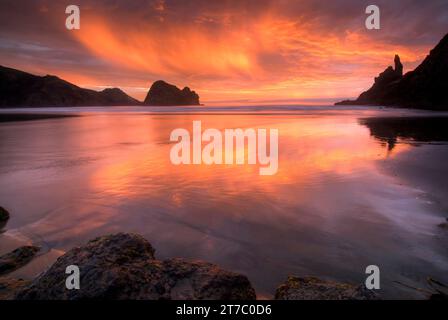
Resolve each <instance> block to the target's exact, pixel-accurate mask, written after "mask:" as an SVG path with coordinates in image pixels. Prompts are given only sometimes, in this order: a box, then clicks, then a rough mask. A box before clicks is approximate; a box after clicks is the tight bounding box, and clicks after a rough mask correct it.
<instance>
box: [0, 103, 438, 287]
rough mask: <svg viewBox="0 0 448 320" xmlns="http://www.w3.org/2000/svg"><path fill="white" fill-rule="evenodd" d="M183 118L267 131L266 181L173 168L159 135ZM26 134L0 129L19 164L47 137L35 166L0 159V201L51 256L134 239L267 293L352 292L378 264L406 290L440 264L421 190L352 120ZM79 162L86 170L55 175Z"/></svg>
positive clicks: (49, 126) (403, 152)
mask: <svg viewBox="0 0 448 320" xmlns="http://www.w3.org/2000/svg"><path fill="white" fill-rule="evenodd" d="M193 120H201V121H202V126H203V129H205V128H217V129H221V130H222V129H225V128H243V129H244V128H255V129H256V128H275V129H278V130H279V170H278V173H277V174H276V175H274V176H260V175H259V172H258V169H259V166H258V165H236V164H235V165H211V166H208V165H180V166H175V165H172V164H171V162H170V159H169V151H170V148H171V146H172V144H169V143H167V142H169V135H170V132H171V131H172V130H173V129H175V128H187V129H188V130H191V126H192V121H193ZM59 121H65V122H59ZM30 126H31V127H32V128H33V130H31V129H30V130H27V129H26V128H27V126H24V128H23V129H22V130H21V132H23V133H24V134H25V138H24V139H23V140H21V137H20V135H19V136H17V135H16V134H14V136H13V135H12V132H11V131H7V130H3V131H2V132H1V133H2V134H6V137H7V138H8V139H6V140H5V141H6V142H3V145H2V143H0V149H1V148H3V149H4V150H8V151H9V153H10V154H11V159H20V158H21V157H22V152H26V151H24V150H27V149H26V147H27V140H26V137H28V136H29V135H30V134H31V132H34V137H35V138H34V141H37V143H39V141H40V140H38V137H48V136H51V137H50V138H49V139H50V141H47V142H45V143H42V142H41V145H40V150H38V151H39V152H34V153H30V154H27V155H26V156H27V158H28V159H30V160H32V161H33V162H35V163H40V164H42V165H40V166H39V168H40V169H37V168H35V169H33V170H18V171H14V170H13V169H11V168H12V165H13V164H9V163H8V162H6V161H5V160H3V161H2V162H1V163H0V164H1V166H0V172H2V170H3V171H8V172H9V173H8V174H9V175H11V177H10V178H9V179H8V180H5V179H2V180H1V181H0V184H1V183H6V181H8V183H9V189H8V190H13V191H10V193H8V192H9V191H8V190H6V189H2V190H3V191H2V192H3V193H2V197H4V198H5V199H9V201H10V202H11V203H10V204H11V207H12V208H14V212H15V218H14V219H15V220H13V221H11V225H10V228H11V230H13V229H17V230H18V231H19V232H22V233H23V234H25V235H27V234H29V235H31V234H34V235H39V236H41V237H42V238H43V239H44V240H45V241H46V243H48V244H49V246H50V247H51V248H56V249H63V250H64V249H68V248H70V247H72V246H74V245H78V244H81V243H83V242H85V241H86V240H88V239H90V238H93V237H95V236H97V235H101V234H105V233H111V232H119V231H128V232H138V233H141V234H143V235H144V236H145V237H146V238H147V239H148V240H150V241H151V243H152V244H153V245H154V247H156V248H157V249H158V253H157V254H158V255H161V256H160V257H161V258H163V257H174V256H182V257H187V258H193V259H204V260H208V261H211V262H215V263H218V264H220V265H222V266H223V267H226V268H229V269H232V270H236V271H241V272H243V273H245V274H247V275H248V276H249V278H250V280H251V281H252V282H253V283H254V285H255V286H256V287H257V289H259V290H258V291H259V292H262V293H266V294H267V295H269V294H270V293H272V292H273V287H274V286H275V285H276V284H278V283H279V282H281V281H282V280H284V277H285V276H286V275H287V274H314V275H318V276H319V275H323V276H326V277H334V278H338V280H346V281H353V282H355V281H359V272H358V271H359V270H362V271H363V270H364V269H365V266H366V265H368V264H371V263H374V262H378V261H379V262H381V267H382V268H384V269H385V272H384V275H383V276H384V280H383V281H385V283H386V284H387V283H389V284H390V283H391V281H392V280H400V279H401V280H406V281H408V280H409V276H408V274H411V275H412V276H411V278H412V281H414V283H416V284H418V282H419V277H423V275H424V274H427V273H431V274H439V273H440V274H442V273H441V270H443V268H444V267H445V266H446V265H447V259H446V257H443V255H441V253H440V252H441V249H440V247H439V246H438V244H437V241H436V240H434V235H435V234H436V232H437V227H436V226H437V221H438V220H437V219H438V218H437V217H436V215H435V214H434V207H431V206H429V205H428V204H427V203H426V202H425V201H422V197H423V195H424V192H423V191H422V190H418V189H416V188H413V187H412V186H409V185H408V184H407V183H406V181H404V180H402V179H401V177H398V176H394V175H391V174H385V173H384V171H383V170H382V169H381V164H382V163H388V162H389V161H391V160H395V159H397V158H406V156H407V154H408V153H409V152H410V150H411V148H412V146H410V145H408V144H405V143H400V144H397V145H396V146H395V148H394V149H393V151H392V152H391V151H389V150H388V148H387V146H385V145H384V144H382V142H381V141H378V140H377V139H374V138H372V137H371V136H370V131H369V128H368V127H366V126H363V125H360V124H359V123H358V121H357V116H356V115H353V114H349V113H348V114H342V115H335V114H334V113H333V114H331V115H330V114H329V115H325V114H320V115H318V116H316V115H315V114H313V113H311V111H310V115H309V116H308V115H303V114H300V115H297V116H294V115H288V116H282V115H272V114H270V115H264V116H260V115H188V114H182V115H132V114H120V115H110V116H108V115H106V114H100V115H95V116H85V117H81V118H76V119H75V120H74V119H69V120H65V119H64V120H58V123H47V122H43V123H41V124H31V125H30ZM1 129H2V128H0V130H1ZM14 132H17V130H14ZM50 132H58V133H59V135H58V137H54V136H53V135H50ZM9 139H10V140H9ZM8 141H10V142H8ZM8 143H10V144H8ZM14 145H22V146H23V147H22V148H17V147H14ZM56 146H58V147H56ZM0 151H1V150H0ZM246 151H247V149H246ZM88 157H93V158H95V159H96V160H95V161H87V162H81V163H79V164H77V165H73V166H70V165H64V163H65V161H67V163H71V161H72V159H77V158H79V159H86V158H88ZM55 159H56V160H57V161H56V162H55ZM46 163H59V164H63V165H62V168H63V169H61V168H55V167H54V166H46V165H45V164H46ZM61 170H63V171H61ZM36 172H39V174H36ZM61 172H63V174H61ZM18 176H20V179H19V180H17V179H13V178H14V177H15V178H17V177H18ZM49 176H50V177H52V178H51V179H47V178H46V177H49ZM25 178H28V180H27V183H26V184H24V183H21V182H20V181H24V179H25ZM12 192H14V193H12ZM18 195H20V197H18ZM25 203H32V204H33V206H31V205H28V206H27V205H25ZM159 252H160V253H159ZM363 268H364V269H363ZM382 270H383V269H382ZM415 279H417V280H415ZM386 288H387V290H388V292H389V293H390V294H395V293H396V292H397V291H396V289H394V288H393V287H391V286H386Z"/></svg>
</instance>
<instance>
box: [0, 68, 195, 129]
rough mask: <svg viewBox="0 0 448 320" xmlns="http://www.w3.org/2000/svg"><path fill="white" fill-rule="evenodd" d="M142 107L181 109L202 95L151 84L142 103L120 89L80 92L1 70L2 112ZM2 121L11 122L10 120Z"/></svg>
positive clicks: (64, 83)
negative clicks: (32, 108)
mask: <svg viewBox="0 0 448 320" xmlns="http://www.w3.org/2000/svg"><path fill="white" fill-rule="evenodd" d="M139 105H147V106H180V105H200V102H199V95H198V94H197V93H196V92H195V91H192V90H190V88H188V87H185V88H183V89H182V90H181V89H179V88H177V87H176V86H174V85H172V84H169V83H166V82H165V81H162V80H159V81H156V82H154V83H153V84H152V86H151V88H150V89H149V92H148V94H147V96H146V99H145V100H144V102H143V103H142V102H140V101H138V100H136V99H134V98H132V97H130V96H128V95H127V94H126V93H124V92H123V91H122V90H121V89H118V88H108V89H104V90H102V91H94V90H90V89H84V88H80V87H78V86H76V85H74V84H72V83H70V82H68V81H65V80H63V79H60V78H58V77H56V76H52V75H46V76H43V77H41V76H36V75H33V74H30V73H27V72H23V71H20V70H16V69H12V68H7V67H3V66H0V108H22V107H84V106H105V107H109V106H139ZM16 118H17V117H16ZM30 118H32V119H33V120H34V119H35V118H33V117H30V116H28V118H24V117H23V116H22V117H19V118H18V119H17V121H21V120H30ZM0 121H2V119H0ZM3 121H9V118H6V119H4V120H3Z"/></svg>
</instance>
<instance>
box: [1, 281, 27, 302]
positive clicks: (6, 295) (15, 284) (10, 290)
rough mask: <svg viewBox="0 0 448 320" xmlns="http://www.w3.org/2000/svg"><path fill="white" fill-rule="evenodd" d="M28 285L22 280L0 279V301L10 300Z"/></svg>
mask: <svg viewBox="0 0 448 320" xmlns="http://www.w3.org/2000/svg"><path fill="white" fill-rule="evenodd" d="M29 284H30V281H27V280H23V279H10V278H0V300H12V299H14V296H15V295H16V294H17V292H18V291H20V290H21V289H23V288H24V287H26V286H27V285H29Z"/></svg>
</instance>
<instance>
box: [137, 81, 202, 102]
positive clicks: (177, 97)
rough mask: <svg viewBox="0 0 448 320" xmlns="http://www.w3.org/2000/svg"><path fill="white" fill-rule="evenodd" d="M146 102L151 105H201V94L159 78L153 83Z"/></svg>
mask: <svg viewBox="0 0 448 320" xmlns="http://www.w3.org/2000/svg"><path fill="white" fill-rule="evenodd" d="M144 104H146V105H150V106H182V105H199V95H198V94H197V93H196V92H194V91H191V90H190V88H188V87H185V88H183V89H182V90H180V89H179V88H178V87H176V86H174V85H172V84H169V83H166V82H165V81H162V80H159V81H156V82H154V83H153V84H152V86H151V88H150V89H149V92H148V95H147V96H146V99H145V102H144Z"/></svg>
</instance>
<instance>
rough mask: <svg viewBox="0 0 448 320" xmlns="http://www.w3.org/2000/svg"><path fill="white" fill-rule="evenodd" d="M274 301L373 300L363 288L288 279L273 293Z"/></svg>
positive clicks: (304, 279)
mask: <svg viewBox="0 0 448 320" xmlns="http://www.w3.org/2000/svg"><path fill="white" fill-rule="evenodd" d="M275 299H276V300H375V299H378V298H377V296H376V294H375V293H373V292H372V291H371V290H368V289H366V288H365V287H363V286H354V285H351V284H345V283H338V282H333V281H325V280H321V279H319V278H315V277H304V278H299V277H293V276H292V277H288V280H287V281H286V282H285V283H283V284H282V285H280V286H279V287H278V288H277V291H276V292H275Z"/></svg>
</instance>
